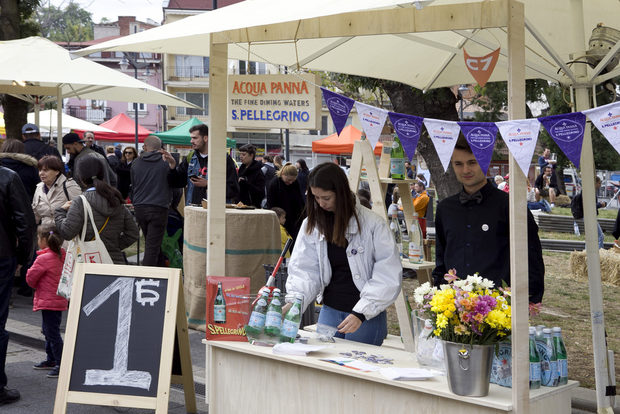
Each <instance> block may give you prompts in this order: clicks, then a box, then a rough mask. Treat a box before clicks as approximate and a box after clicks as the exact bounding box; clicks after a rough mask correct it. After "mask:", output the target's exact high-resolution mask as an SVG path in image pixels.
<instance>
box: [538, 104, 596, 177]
mask: <svg viewBox="0 0 620 414" xmlns="http://www.w3.org/2000/svg"><path fill="white" fill-rule="evenodd" d="M538 120H539V121H540V123H541V124H543V126H544V127H545V129H546V130H547V132H548V133H549V135H550V136H551V138H553V140H554V141H555V143H556V144H558V147H560V149H561V150H562V152H563V153H564V154H565V155H566V157H567V158H568V159H569V160H571V161H572V163H573V164H575V165H576V166H577V168H579V162H580V160H581V146H582V144H583V132H584V130H585V126H586V116H585V115H584V114H582V113H581V112H572V113H569V114H559V115H552V116H546V117H543V118H538Z"/></svg>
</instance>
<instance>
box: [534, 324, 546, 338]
mask: <svg viewBox="0 0 620 414" xmlns="http://www.w3.org/2000/svg"><path fill="white" fill-rule="evenodd" d="M543 329H545V325H536V341H542V340H543V339H544V338H543Z"/></svg>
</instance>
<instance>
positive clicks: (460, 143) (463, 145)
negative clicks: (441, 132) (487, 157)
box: [454, 133, 473, 154]
mask: <svg viewBox="0 0 620 414" xmlns="http://www.w3.org/2000/svg"><path fill="white" fill-rule="evenodd" d="M454 149H458V150H461V151H466V152H469V153H470V154H473V151H472V150H471V147H470V146H469V142H467V139H465V136H464V135H463V134H462V133H461V134H459V138H458V139H457V140H456V145H455V146H454Z"/></svg>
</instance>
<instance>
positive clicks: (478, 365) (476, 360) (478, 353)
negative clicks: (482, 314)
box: [442, 341, 495, 397]
mask: <svg viewBox="0 0 620 414" xmlns="http://www.w3.org/2000/svg"><path fill="white" fill-rule="evenodd" d="M442 345H443V351H444V355H445V365H446V374H447V377H448V386H449V387H450V391H452V392H453V393H454V394H456V395H464V396H469V397H484V396H485V395H487V394H488V393H489V380H490V378H491V367H492V365H493V350H494V348H495V346H494V345H465V344H457V343H455V342H448V341H442Z"/></svg>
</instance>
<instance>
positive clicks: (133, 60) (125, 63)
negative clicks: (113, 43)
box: [118, 52, 149, 152]
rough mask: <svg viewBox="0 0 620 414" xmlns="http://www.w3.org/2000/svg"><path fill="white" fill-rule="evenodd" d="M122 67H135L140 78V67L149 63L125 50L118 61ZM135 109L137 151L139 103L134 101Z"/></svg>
mask: <svg viewBox="0 0 620 414" xmlns="http://www.w3.org/2000/svg"><path fill="white" fill-rule="evenodd" d="M118 64H119V66H120V67H121V70H122V71H123V72H124V71H126V70H127V69H129V66H131V67H132V68H133V77H134V78H136V79H138V69H143V68H148V66H149V64H148V63H146V62H137V55H136V53H126V52H123V58H122V59H121V61H120V62H119V63H118ZM133 111H134V122H135V125H136V152H139V150H138V103H137V102H134V103H133Z"/></svg>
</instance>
